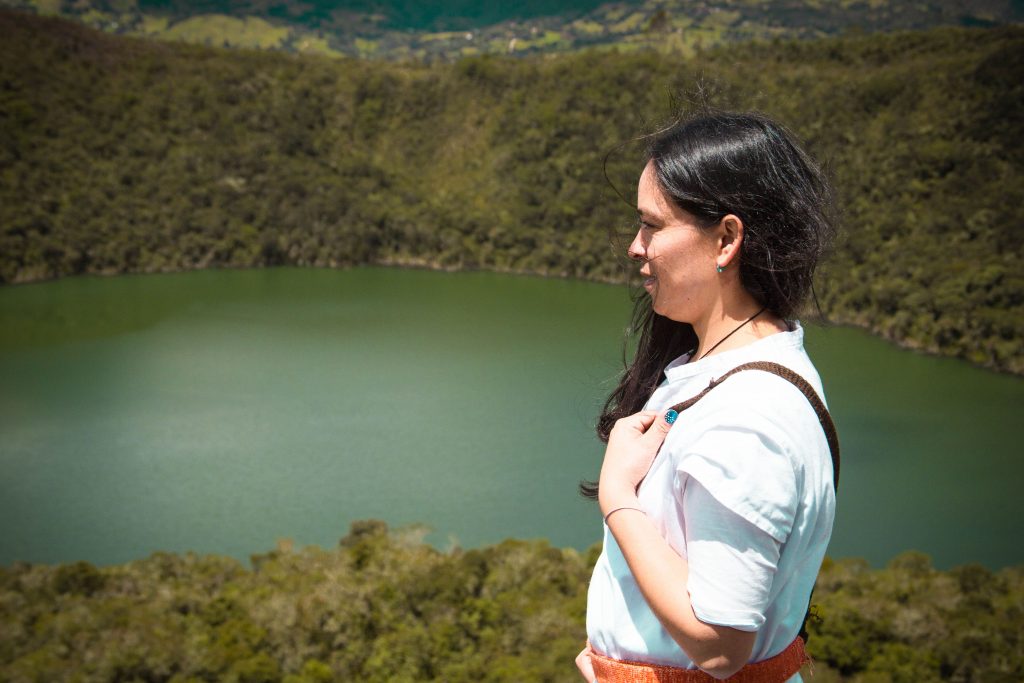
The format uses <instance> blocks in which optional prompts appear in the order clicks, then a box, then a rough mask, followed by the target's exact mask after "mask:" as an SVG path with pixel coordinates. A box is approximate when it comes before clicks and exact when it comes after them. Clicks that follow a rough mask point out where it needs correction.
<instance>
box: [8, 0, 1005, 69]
mask: <svg viewBox="0 0 1024 683" xmlns="http://www.w3.org/2000/svg"><path fill="white" fill-rule="evenodd" d="M512 5H514V6H510V3H484V2H478V1H474V0H452V1H447V0H338V1H334V2H328V1H325V0H311V1H309V2H294V3H289V2H282V1H279V0H198V1H196V0H0V6H7V7H12V8H17V9H22V10H25V11H30V12H34V13H37V14H40V15H57V16H62V17H65V18H69V19H74V20H76V21H79V22H81V23H83V24H86V25H88V26H91V27H93V28H98V29H101V30H103V31H107V32H110V33H116V34H122V35H135V36H149V37H154V38H158V39H162V40H171V41H183V42H187V43H197V44H203V45H210V46H217V47H241V48H255V49H264V50H280V51H285V52H297V53H319V54H328V55H338V56H340V55H347V56H353V57H362V58H381V59H392V60H402V59H414V60H434V59H442V60H452V59H456V58H459V57H465V56H472V55H479V54H517V55H520V54H535V53H546V52H568V51H574V50H578V49H581V48H586V47H597V48H609V47H615V48H617V49H619V50H636V49H660V50H665V51H672V52H681V53H682V54H686V55H692V54H694V53H696V52H697V51H699V50H701V49H705V48H708V47H711V46H714V45H720V44H723V43H728V42H735V41H746V40H751V39H762V40H770V39H773V38H817V37H823V36H827V35H836V34H840V33H850V32H864V33H874V32H888V31H894V30H907V29H927V28H933V27H937V26H966V27H978V26H985V27H990V26H997V25H1005V24H1014V23H1020V22H1022V21H1024V2H1020V1H1019V0H976V1H965V0H926V1H924V2H914V3H910V2H900V1H898V0H764V1H759V0H630V1H627V2H615V3H605V4H601V3H600V1H599V0H567V1H565V2H557V1H553V0H522V1H521V2H516V3H514V4H512Z"/></svg>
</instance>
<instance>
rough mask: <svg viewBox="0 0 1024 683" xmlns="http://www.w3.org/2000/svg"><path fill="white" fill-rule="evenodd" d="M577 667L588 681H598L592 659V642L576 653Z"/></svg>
mask: <svg viewBox="0 0 1024 683" xmlns="http://www.w3.org/2000/svg"><path fill="white" fill-rule="evenodd" d="M576 668H577V669H579V670H580V675H581V676H583V679H584V680H586V682H587V683H597V675H596V674H595V673H594V664H593V662H591V661H590V643H589V642H588V643H587V646H586V647H585V648H583V649H582V650H581V651H580V653H579V654H578V655H576Z"/></svg>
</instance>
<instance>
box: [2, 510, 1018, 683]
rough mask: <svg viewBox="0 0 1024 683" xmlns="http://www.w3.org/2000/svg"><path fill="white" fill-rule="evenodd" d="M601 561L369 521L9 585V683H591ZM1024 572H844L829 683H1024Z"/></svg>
mask: <svg viewBox="0 0 1024 683" xmlns="http://www.w3.org/2000/svg"><path fill="white" fill-rule="evenodd" d="M597 550H598V548H597V546H594V547H593V548H592V549H591V551H590V552H589V553H587V554H586V556H582V555H580V554H579V553H577V552H576V551H574V550H560V549H557V548H552V547H550V546H549V545H548V544H547V543H546V542H544V541H514V540H508V541H505V542H503V543H501V544H499V545H495V546H489V547H484V548H479V549H473V550H462V549H460V548H453V549H452V550H450V551H448V552H440V551H438V550H435V549H434V548H431V547H430V546H428V545H426V544H424V543H423V542H422V541H421V540H419V536H418V535H417V532H416V530H409V529H406V530H400V531H390V530H388V528H387V527H386V525H384V524H383V523H382V522H375V521H372V520H371V521H364V522H357V523H355V524H353V525H352V529H351V532H350V533H349V534H348V535H347V536H345V537H344V538H342V539H341V541H340V543H339V544H338V547H337V548H333V549H326V550H325V549H321V548H317V547H307V548H304V549H301V550H299V549H295V548H293V547H292V544H291V543H290V542H288V541H281V542H279V544H278V548H277V549H276V550H273V551H270V552H267V553H261V554H258V555H254V556H253V557H252V568H251V569H249V568H245V567H243V566H242V565H241V564H240V563H239V562H238V561H237V560H234V559H231V558H226V557H219V556H215V555H208V556H197V555H195V554H193V553H188V554H186V555H175V554H171V553H155V554H153V555H152V556H150V557H148V558H146V559H140V560H137V561H135V562H131V563H127V564H123V565H116V566H112V567H103V568H96V567H93V566H92V565H90V564H88V563H86V562H77V563H74V564H66V565H59V566H47V565H29V564H25V563H15V564H14V565H13V566H11V567H0V632H2V633H3V634H4V638H3V641H2V642H0V671H2V672H3V674H2V675H3V677H4V679H5V680H10V681H48V682H59V681H69V682H70V681H75V682H78V683H91V682H93V681H96V682H101V681H130V680H136V681H171V682H173V683H179V682H180V683H184V682H185V681H213V680H217V681H248V682H255V683H277V682H279V681H280V682H283V683H318V682H322V683H326V682H328V681H332V680H344V681H363V682H365V683H377V682H381V683H384V682H391V681H445V682H446V683H461V682H462V681H477V682H478V681H492V682H495V683H497V682H499V681H503V682H508V683H520V682H522V681H547V682H551V683H554V682H556V681H566V682H567V683H574V682H575V681H578V680H580V679H579V674H578V673H577V672H576V670H575V667H574V666H573V658H574V657H575V656H576V654H577V653H578V652H579V650H580V648H581V647H582V644H583V641H584V638H585V634H586V629H585V624H584V611H585V608H586V592H587V581H588V579H589V577H590V573H591V571H592V567H593V564H594V561H595V560H596V558H597V552H596V551H597ZM1022 600H1024V568H1021V567H1013V568H1007V569H1003V570H1001V571H1000V572H998V573H993V572H990V571H989V570H987V569H985V568H984V567H981V566H980V565H966V566H963V567H958V568H955V569H952V570H950V571H948V572H940V571H936V570H935V569H933V568H932V567H931V565H930V563H929V561H928V558H927V557H925V556H923V555H921V554H920V553H913V552H908V553H905V554H903V555H900V556H898V557H896V558H894V559H893V560H892V562H891V563H890V564H889V566H888V567H887V568H886V569H882V570H872V569H870V568H869V567H868V566H867V565H866V563H864V562H863V561H858V560H843V561H838V562H833V561H831V560H828V559H826V560H825V563H824V565H823V567H822V570H821V574H820V575H819V578H818V583H817V586H816V588H815V592H814V596H813V600H812V601H813V604H814V608H813V612H812V613H813V614H814V615H815V618H814V619H813V620H812V621H811V623H810V624H809V627H808V630H809V632H810V641H809V643H808V650H809V652H810V654H811V655H812V656H813V657H814V660H815V665H814V680H815V681H816V682H820V683H838V682H840V681H851V682H852V683H853V682H860V683H863V682H865V681H893V682H895V683H931V682H933V681H972V682H973V681H977V682H982V681H984V682H986V683H989V682H992V681H1018V680H1021V677H1022V675H1024V655H1022V652H1021V648H1020V645H1019V640H1020V633H1021V631H1022V629H1024V612H1022V610H1021V609H1020V604H1021V601H1022Z"/></svg>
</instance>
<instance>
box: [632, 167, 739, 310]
mask: <svg viewBox="0 0 1024 683" xmlns="http://www.w3.org/2000/svg"><path fill="white" fill-rule="evenodd" d="M636 208H637V213H638V214H639V218H640V229H639V231H638V232H637V234H636V237H634V238H633V242H632V244H630V245H629V251H628V254H629V257H630V258H632V259H634V260H637V261H640V262H641V263H642V265H641V267H640V274H641V275H643V276H644V277H645V278H646V279H645V280H644V289H646V290H647V293H648V294H650V295H651V305H652V306H653V308H654V312H655V313H658V314H660V315H663V316H665V317H666V318H669V319H671V320H675V321H677V322H685V323H694V322H697V321H699V320H701V319H703V318H704V317H705V316H706V315H708V314H709V313H710V308H711V306H712V305H713V303H714V301H715V295H716V293H717V290H718V287H717V285H718V278H719V277H720V276H719V275H718V273H717V272H716V266H717V261H716V258H717V257H718V249H717V242H718V239H717V237H718V236H717V231H716V230H714V229H712V230H704V229H701V227H700V226H699V225H697V222H696V220H695V219H694V217H693V216H692V215H690V214H689V213H687V212H686V211H684V210H682V209H680V208H679V207H678V206H676V205H675V203H673V202H672V201H671V200H670V199H669V198H668V197H666V196H665V194H664V193H663V192H662V190H661V187H660V186H659V185H658V180H657V176H656V175H655V172H654V164H653V163H648V164H647V166H646V167H645V168H644V171H643V173H642V174H641V176H640V182H639V186H638V188H637V201H636Z"/></svg>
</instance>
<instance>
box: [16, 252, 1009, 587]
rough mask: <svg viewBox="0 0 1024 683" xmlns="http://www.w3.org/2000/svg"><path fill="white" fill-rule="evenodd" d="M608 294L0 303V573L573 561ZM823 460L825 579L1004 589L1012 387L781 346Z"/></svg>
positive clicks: (181, 291)
mask: <svg viewBox="0 0 1024 683" xmlns="http://www.w3.org/2000/svg"><path fill="white" fill-rule="evenodd" d="M629 306H630V303H629V299H628V295H627V292H626V290H625V289H624V288H621V287H613V286H605V285H596V284H588V283H580V282H570V281H564V280H547V279H540V278H527V277H514V276H503V275H496V274H488V273H461V274H445V273H432V272H424V271H402V270H388V269H355V270H348V271H329V270H304V269H269V270H252V271H230V272H228V271H207V272H196V273H183V274H175V275H159V276H123V277H118V278H112V279H99V278H78V279H67V280H62V281H58V282H52V283H43V284H38V285H29V286H19V287H7V288H4V289H0V323H2V324H0V467H2V468H3V472H4V476H3V479H2V483H0V539H2V541H0V563H9V562H12V561H14V560H19V559H20V560H28V561H35V562H67V561H72V560H77V559H86V560H90V561H92V562H96V563H99V564H107V563H115V562H122V561H126V560H129V559H133V558H137V557H142V556H145V555H147V554H149V553H151V552H153V551H155V550H170V551H177V552H182V551H187V550H194V551H197V552H203V553H205V552H215V553H222V554H230V555H234V556H236V557H239V558H246V557H248V555H249V554H250V553H254V552H262V551H265V550H267V549H269V548H271V547H273V545H274V542H275V539H277V538H282V537H287V538H292V539H294V540H295V542H296V543H298V544H299V545H304V544H318V545H321V546H325V547H330V546H333V545H334V544H335V543H336V542H337V540H338V538H339V537H341V536H342V535H344V533H345V532H346V530H347V528H348V525H349V523H351V522H352V521H353V520H356V519H364V518H370V517H376V518H381V519H384V520H387V521H388V522H389V523H391V524H394V525H402V524H410V523H425V524H428V525H429V526H430V527H431V528H433V529H434V532H433V533H432V535H431V536H429V540H431V541H432V542H434V543H436V544H437V545H439V546H441V547H446V546H448V545H449V544H451V543H459V544H462V545H465V546H473V545H479V544H484V543H493V542H497V541H500V540H502V539H504V538H506V537H510V536H511V537H520V538H533V537H545V538H548V539H550V541H551V542H552V543H553V544H555V545H559V546H570V545H571V546H575V547H577V548H581V549H582V548H585V547H587V546H588V545H590V544H591V543H593V542H594V541H596V540H597V539H598V538H599V533H600V518H599V516H598V514H597V511H596V509H595V507H594V506H593V505H592V504H590V503H587V502H585V501H583V500H581V499H580V498H579V497H578V496H577V495H576V494H575V486H576V483H577V482H578V480H579V479H580V478H581V477H588V476H595V475H596V473H597V468H598V464H599V459H600V454H601V447H600V444H598V443H597V441H596V438H595V437H594V435H593V429H592V424H593V421H594V417H595V415H596V414H597V412H598V410H599V408H600V404H601V402H602V400H603V398H604V396H605V395H606V393H607V392H608V391H609V390H610V389H611V387H612V382H613V378H614V375H615V373H616V370H617V368H618V367H619V362H620V360H621V339H622V330H623V326H624V324H625V322H626V319H627V317H628V311H629ZM808 347H809V350H810V352H811V354H812V357H813V358H814V359H815V360H816V362H817V364H818V366H819V370H820V371H821V374H822V376H823V377H824V380H825V387H826V391H827V394H828V400H829V404H830V407H831V408H832V411H833V413H834V416H835V418H836V422H837V424H838V427H839V430H840V435H841V438H842V442H843V481H842V485H841V491H840V514H839V520H838V523H837V528H836V534H835V538H834V541H833V545H832V548H831V551H830V552H831V554H832V555H834V556H863V557H866V558H868V559H869V560H871V561H872V562H873V563H874V564H876V565H879V564H882V563H884V562H885V561H887V560H888V559H889V558H891V557H892V556H893V555H895V554H897V553H898V552H900V551H902V550H905V549H908V548H915V549H919V550H922V551H924V552H927V553H929V554H931V555H932V556H933V557H934V558H935V561H936V563H937V564H938V565H939V566H950V565H954V564H961V563H965V562H969V561H980V562H983V563H986V564H988V565H990V566H993V567H998V566H1002V565H1006V564H1015V563H1021V562H1024V551H1022V548H1021V545H1020V543H1019V542H1018V540H1017V539H1018V538H1019V534H1018V533H1017V531H1016V529H1015V520H1019V519H1021V518H1022V517H1024V503H1022V499H1021V497H1020V496H1019V495H1018V492H1017V490H1016V489H1017V488H1018V486H1019V482H1020V481H1022V479H1024V477H1022V475H1024V465H1022V461H1021V458H1020V457H1019V452H1020V448H1019V444H1020V443H1021V442H1022V439H1024V426H1022V424H1021V421H1020V420H1019V417H1018V416H1019V414H1020V408H1021V406H1022V405H1024V400H1022V399H1024V382H1022V381H1021V380H1019V379H1017V378H1011V377H1004V376H998V375H995V374H993V373H990V372H986V371H982V370H978V369H975V368H971V367H969V366H967V365H965V364H963V363H960V362H956V361H950V360H942V359H936V358H928V357H923V356H918V355H914V354H911V353H908V352H906V351H901V350H898V349H896V348H894V347H892V346H890V345H888V344H886V343H884V342H882V341H879V340H877V339H874V338H872V337H870V336H868V335H866V334H864V333H862V332H860V331H857V330H850V329H827V330H825V329H819V328H813V327H812V328H809V329H808Z"/></svg>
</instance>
